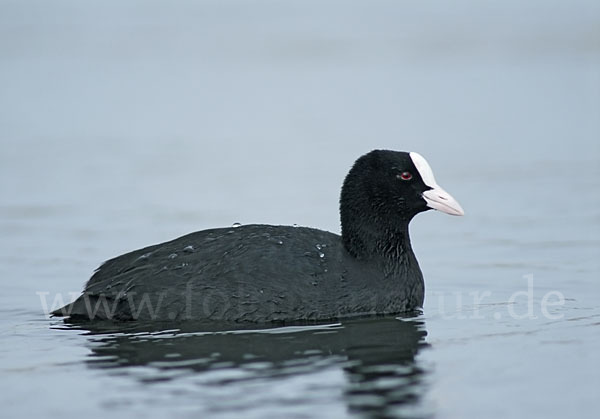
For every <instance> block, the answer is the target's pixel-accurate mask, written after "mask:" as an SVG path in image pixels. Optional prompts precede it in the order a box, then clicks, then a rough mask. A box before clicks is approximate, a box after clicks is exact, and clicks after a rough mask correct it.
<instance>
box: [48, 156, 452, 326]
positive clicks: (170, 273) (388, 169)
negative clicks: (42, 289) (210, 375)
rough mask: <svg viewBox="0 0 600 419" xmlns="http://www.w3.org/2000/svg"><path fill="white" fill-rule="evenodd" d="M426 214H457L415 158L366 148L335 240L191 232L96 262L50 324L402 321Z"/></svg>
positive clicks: (345, 190)
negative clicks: (397, 316)
mask: <svg viewBox="0 0 600 419" xmlns="http://www.w3.org/2000/svg"><path fill="white" fill-rule="evenodd" d="M430 208H436V209H441V210H442V211H445V212H448V213H452V214H455V215H462V209H461V208H460V205H458V203H456V201H454V200H453V198H452V197H451V196H450V195H448V194H447V193H446V192H444V191H443V190H442V189H441V188H439V186H438V185H437V184H436V183H435V180H434V179H433V174H432V173H431V169H430V168H429V166H428V165H427V163H426V162H425V160H424V159H423V158H422V157H421V156H419V155H418V154H416V153H405V152H396V151H386V150H375V151H372V152H370V153H368V154H366V155H364V156H362V157H361V158H359V159H358V160H357V161H356V163H355V164H354V166H353V167H352V169H351V170H350V172H349V173H348V175H347V177H346V179H345V181H344V184H343V187H342V193H341V197H340V215H341V223H342V235H341V236H338V235H336V234H333V233H329V232H326V231H322V230H317V229H313V228H306V227H288V226H270V225H245V226H240V227H231V228H218V229H212V230H204V231H199V232H195V233H191V234H188V235H186V236H183V237H180V238H177V239H175V240H172V241H169V242H165V243H161V244H157V245H154V246H149V247H146V248H144V249H140V250H136V251H133V252H130V253H127V254H124V255H121V256H118V257H116V258H114V259H111V260H109V261H107V262H105V263H104V264H103V265H102V266H100V268H98V270H97V271H96V272H95V273H94V275H93V276H92V278H91V279H90V280H89V281H88V283H87V285H86V287H85V289H84V291H83V294H82V295H81V296H80V297H79V298H78V299H77V300H76V301H74V302H73V303H71V304H69V305H67V306H65V307H63V308H61V309H59V310H56V311H55V312H53V314H54V315H58V316H70V317H71V319H75V320H76V319H82V320H88V319H110V320H116V321H122V320H185V319H195V320H209V321H212V320H214V321H234V322H294V321H306V320H310V321H312V320H328V319H335V318H343V317H350V316H359V315H368V314H394V313H401V312H406V311H411V310H414V309H416V308H418V307H421V306H422V304H423V292H424V286H423V276H422V274H421V270H420V268H419V264H418V263H417V260H416V258H415V255H414V253H413V251H412V248H411V244H410V238H409V234H408V224H409V222H410V220H411V219H412V217H414V216H415V215H416V214H418V213H419V212H422V211H425V210H427V209H430Z"/></svg>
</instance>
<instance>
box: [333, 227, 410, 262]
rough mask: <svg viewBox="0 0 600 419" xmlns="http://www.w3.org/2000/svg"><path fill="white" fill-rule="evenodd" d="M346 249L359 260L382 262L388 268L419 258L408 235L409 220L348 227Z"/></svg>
mask: <svg viewBox="0 0 600 419" xmlns="http://www.w3.org/2000/svg"><path fill="white" fill-rule="evenodd" d="M342 241H343V243H344V247H345V249H346V250H347V251H348V253H350V255H352V256H353V257H355V258H356V259H359V260H372V261H378V262H382V263H383V264H384V265H385V266H386V267H388V269H393V270H396V269H399V268H402V267H403V266H405V265H408V264H410V263H412V262H413V260H414V259H415V256H414V253H413V250H412V247H411V244H410V236H409V234H408V223H406V224H403V225H395V226H393V227H392V226H384V225H374V224H372V225H368V224H360V225H357V226H351V227H348V226H344V225H343V224H342Z"/></svg>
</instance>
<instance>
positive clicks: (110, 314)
mask: <svg viewBox="0 0 600 419" xmlns="http://www.w3.org/2000/svg"><path fill="white" fill-rule="evenodd" d="M123 308H124V307H123V305H122V304H120V301H119V299H118V298H114V297H113V296H107V295H93V294H87V293H85V292H84V293H83V294H82V295H81V296H80V297H79V298H77V299H76V300H75V301H73V302H72V303H69V304H67V305H65V306H64V307H61V308H59V309H57V310H54V311H52V312H51V313H50V315H51V316H53V317H66V318H68V319H69V320H84V321H86V320H115V321H126V320H132V316H131V314H130V313H129V312H128V310H123Z"/></svg>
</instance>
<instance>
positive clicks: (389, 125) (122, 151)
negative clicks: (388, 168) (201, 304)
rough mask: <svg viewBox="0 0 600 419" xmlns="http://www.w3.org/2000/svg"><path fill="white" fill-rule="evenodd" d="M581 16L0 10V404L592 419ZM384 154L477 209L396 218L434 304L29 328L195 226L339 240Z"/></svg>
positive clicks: (595, 385) (599, 109) (427, 8)
mask: <svg viewBox="0 0 600 419" xmlns="http://www.w3.org/2000/svg"><path fill="white" fill-rule="evenodd" d="M596 3H597V2H593V1H584V0H578V1H575V2H568V4H567V3H565V2H558V1H556V2H554V1H551V2H547V1H543V2H542V1H541V0H540V1H529V2H526V4H523V2H517V1H509V2H502V3H498V2H478V3H477V4H473V2H463V1H459V2H452V4H447V5H446V4H431V3H427V4H418V3H414V4H413V3H410V4H409V3H405V2H396V1H380V2H351V3H349V2H341V1H338V2H336V1H327V2H306V1H303V2H285V3H281V2H275V1H259V2H252V4H250V3H247V2H241V1H227V2H222V1H205V2H192V1H181V2H177V3H173V4H171V3H169V4H167V2H158V1H153V2H141V1H134V0H132V1H129V2H103V3H97V4H96V3H94V4H91V3H89V4H88V3H85V4H80V2H75V1H55V2H44V1H30V2H20V1H7V0H5V1H2V2H0V30H1V31H2V34H3V36H1V37H0V62H1V63H2V65H1V66H0V83H1V90H2V95H0V126H2V130H1V135H0V150H1V151H0V196H1V197H2V198H1V200H0V237H1V238H0V278H1V281H2V286H3V292H2V294H0V307H1V309H0V326H1V327H0V339H1V340H0V341H1V342H2V344H1V345H0V353H1V356H0V377H1V378H0V390H1V391H0V402H1V403H2V406H3V417H7V418H8V417H22V416H24V415H27V416H35V415H37V416H44V417H45V416H50V415H53V416H61V417H73V416H75V415H80V414H85V415H86V417H89V418H97V417H98V418H99V417H105V416H106V415H111V417H132V416H133V417H135V416H138V417H139V416H144V417H164V416H166V415H169V416H173V415H177V416H183V417H191V416H195V417H197V416H198V415H201V416H202V417H207V416H210V417H233V416H241V415H243V416H244V417H257V418H259V417H260V418H262V417H327V418H330V417H347V416H356V417H364V416H367V417H368V416H405V417H436V418H438V417H439V418H464V417H486V418H506V417H547V418H555V417H556V418H558V417H565V416H576V417H580V418H586V417H589V418H592V417H596V416H597V414H596V411H597V410H598V409H599V408H600V403H599V402H598V400H597V394H598V389H599V388H600V373H599V372H598V371H600V355H598V354H599V350H600V333H599V332H600V295H599V294H600V292H599V291H600V288H599V286H598V283H597V281H598V273H599V271H600V269H599V268H600V267H599V261H600V257H599V256H600V239H599V237H600V234H599V233H600V222H599V221H600V210H599V208H600V198H599V196H600V194H599V193H598V192H599V183H600V180H599V179H600V145H599V142H598V138H600V118H599V116H600V32H599V30H598V28H599V27H600V8H599V6H598V5H597V4H596ZM373 148H391V149H403V150H414V151H418V152H419V153H421V154H423V155H424V156H425V157H426V158H427V159H428V161H429V163H430V164H431V165H432V168H433V170H434V173H435V175H436V180H437V181H438V182H439V183H440V185H442V186H443V187H444V188H445V189H447V190H448V191H449V192H450V193H451V194H452V195H453V196H455V197H456V198H457V199H458V200H459V202H460V203H461V204H462V206H463V207H464V208H465V211H466V216H465V217H463V218H454V217H448V216H445V215H442V214H439V213H431V212H430V213H426V214H423V215H420V216H418V217H417V218H416V219H415V220H414V222H413V223H412V225H411V234H412V239H413V246H414V248H415V252H416V254H417V257H418V258H419V261H420V264H421V267H422V269H423V272H424V276H425V280H426V287H427V295H426V302H425V307H424V312H423V315H421V316H419V317H417V318H413V319H399V320H396V319H363V320H355V321H349V322H343V323H342V324H330V325H321V326H319V327H300V328H287V329H285V328H284V329H269V330H245V331H238V332H236V333H233V332H231V333H201V331H200V330H205V328H203V327H201V326H198V325H186V326H182V325H163V326H162V329H161V327H159V326H153V327H150V326H148V325H145V326H146V327H144V325H137V326H136V327H137V328H136V327H134V326H132V325H128V326H126V327H124V328H122V329H119V328H116V327H114V326H109V325H104V327H103V328H99V329H97V330H92V331H89V330H83V329H73V328H69V327H65V325H63V323H62V321H60V320H56V319H48V318H47V317H46V316H45V315H44V313H45V308H50V307H51V306H55V305H58V304H60V302H61V299H62V300H65V301H66V300H69V299H71V298H73V297H74V296H75V295H76V294H78V293H79V292H80V290H81V287H82V286H83V283H84V282H85V281H86V280H87V278H89V276H90V274H91V273H92V271H93V270H94V269H95V268H96V267H97V266H98V265H99V263H100V262H102V261H103V260H106V259H108V258H110V257H112V256H115V255H118V254H121V253H123V252H125V251H128V250H132V249H135V248H139V247H142V246H145V245H148V244H152V243H157V242H160V241H164V240H168V239H171V238H174V237H177V236H179V235H182V234H185V233H188V232H190V231H195V230H200V229H204V228H210V227H215V226H232V224H233V223H234V222H236V223H241V224H248V223H253V222H265V223H271V224H288V225H293V224H297V225H306V226H313V227H318V228H322V229H325V230H329V231H336V232H337V231H339V222H338V214H337V200H338V195H339V188H340V185H341V181H342V179H343V176H344V175H345V174H346V172H347V170H348V168H349V166H350V165H351V163H352V162H353V161H354V159H355V158H356V157H358V156H359V155H361V154H363V153H364V152H366V151H368V150H370V149H373ZM69 293H72V294H69ZM165 328H166V329H168V330H165ZM197 329H200V330H197Z"/></svg>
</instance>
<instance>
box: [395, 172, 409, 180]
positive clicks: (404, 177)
mask: <svg viewBox="0 0 600 419" xmlns="http://www.w3.org/2000/svg"><path fill="white" fill-rule="evenodd" d="M396 177H397V178H398V179H402V180H411V179H412V173H410V172H402V173H401V174H399V175H396Z"/></svg>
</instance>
